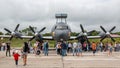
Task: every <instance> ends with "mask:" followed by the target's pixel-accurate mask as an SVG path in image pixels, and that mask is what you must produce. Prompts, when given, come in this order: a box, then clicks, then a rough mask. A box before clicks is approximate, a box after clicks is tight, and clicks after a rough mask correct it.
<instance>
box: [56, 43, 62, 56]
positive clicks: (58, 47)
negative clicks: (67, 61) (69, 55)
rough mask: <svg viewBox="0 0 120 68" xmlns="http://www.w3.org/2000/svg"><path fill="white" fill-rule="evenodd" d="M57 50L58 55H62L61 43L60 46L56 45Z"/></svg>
mask: <svg viewBox="0 0 120 68" xmlns="http://www.w3.org/2000/svg"><path fill="white" fill-rule="evenodd" d="M56 48H57V54H59V55H61V43H60V42H58V44H57V45H56Z"/></svg>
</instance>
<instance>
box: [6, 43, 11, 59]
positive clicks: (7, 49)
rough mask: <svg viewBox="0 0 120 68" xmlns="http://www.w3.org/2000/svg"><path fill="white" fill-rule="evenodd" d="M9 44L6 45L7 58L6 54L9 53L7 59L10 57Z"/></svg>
mask: <svg viewBox="0 0 120 68" xmlns="http://www.w3.org/2000/svg"><path fill="white" fill-rule="evenodd" d="M10 49H11V48H10V42H8V43H6V56H7V53H8V52H9V57H10V56H11V54H10Z"/></svg>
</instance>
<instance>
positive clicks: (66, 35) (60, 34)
mask: <svg viewBox="0 0 120 68" xmlns="http://www.w3.org/2000/svg"><path fill="white" fill-rule="evenodd" d="M66 18H67V14H56V24H55V25H54V26H53V28H52V30H51V34H52V36H44V37H43V36H42V35H41V34H40V33H41V32H42V31H44V30H45V28H46V27H43V28H42V29H41V30H40V31H38V32H35V30H34V29H33V28H32V27H31V26H29V28H30V29H31V31H32V32H33V33H34V36H22V34H20V33H19V32H18V27H19V24H18V25H17V26H16V28H15V30H14V31H13V32H11V31H10V30H9V29H7V28H4V30H6V31H7V32H8V33H10V34H11V35H0V37H1V38H2V37H7V38H9V40H12V38H13V37H18V38H20V39H22V38H29V41H32V40H33V39H35V40H37V41H39V42H43V40H53V39H54V40H55V41H57V42H58V41H61V39H62V40H64V41H67V40H70V39H78V40H79V41H80V42H81V43H83V42H84V41H87V42H88V43H89V40H88V39H94V38H101V40H100V41H103V40H104V39H105V38H106V37H110V38H111V39H112V41H113V42H115V40H114V39H113V38H115V37H120V36H113V35H112V34H111V32H112V31H113V30H114V29H115V28H116V27H115V26H114V27H113V28H112V29H111V30H110V31H106V30H105V29H104V28H103V27H102V26H100V28H101V29H102V30H103V31H104V33H100V34H99V35H98V36H89V34H90V33H91V32H92V31H90V32H85V30H84V28H83V26H82V25H81V24H80V28H81V30H82V32H81V33H80V34H79V35H78V36H74V37H72V36H70V35H71V28H70V27H69V25H68V24H67V21H66Z"/></svg>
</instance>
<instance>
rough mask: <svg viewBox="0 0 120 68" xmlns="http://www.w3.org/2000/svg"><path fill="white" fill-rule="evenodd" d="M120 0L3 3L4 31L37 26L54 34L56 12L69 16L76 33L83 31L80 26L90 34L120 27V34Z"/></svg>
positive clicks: (0, 21)
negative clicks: (52, 29)
mask: <svg viewBox="0 0 120 68" xmlns="http://www.w3.org/2000/svg"><path fill="white" fill-rule="evenodd" d="M119 6H120V0H0V31H2V32H5V30H4V28H8V29H10V30H11V31H13V30H14V28H15V27H16V25H17V24H20V27H19V30H22V29H25V28H27V27H29V26H30V25H31V26H34V27H37V30H40V29H41V28H43V27H46V29H45V31H44V32H43V33H46V32H51V28H52V26H53V25H54V24H55V23H56V19H55V14H56V13H67V14H68V18H67V23H68V24H69V26H70V27H71V30H72V32H80V31H81V29H80V24H82V25H83V27H84V29H85V30H87V31H91V30H98V31H101V29H100V25H102V26H103V27H104V28H105V29H106V30H110V29H111V28H112V27H113V26H116V29H115V30H114V31H117V32H118V31H120V27H119V26H120V7H119Z"/></svg>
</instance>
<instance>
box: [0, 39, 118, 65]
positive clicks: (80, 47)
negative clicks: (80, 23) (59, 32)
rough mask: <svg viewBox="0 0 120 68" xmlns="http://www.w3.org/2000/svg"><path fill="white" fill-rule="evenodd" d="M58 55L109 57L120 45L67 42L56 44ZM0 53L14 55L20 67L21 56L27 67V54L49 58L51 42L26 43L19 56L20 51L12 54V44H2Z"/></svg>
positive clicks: (0, 44) (14, 51)
mask: <svg viewBox="0 0 120 68" xmlns="http://www.w3.org/2000/svg"><path fill="white" fill-rule="evenodd" d="M55 48H56V53H57V54H58V55H61V56H67V55H68V54H72V55H73V56H83V55H82V52H91V51H92V52H93V56H95V53H96V52H106V51H107V52H108V56H110V55H112V52H113V51H116V52H118V51H120V43H114V44H113V43H111V42H106V43H102V42H99V43H98V42H97V43H96V42H92V43H89V44H87V42H84V43H83V44H81V43H80V42H73V43H72V42H66V41H60V42H57V44H56V47H55ZM0 51H6V56H9V57H11V55H13V57H14V60H15V64H16V65H18V59H19V56H21V57H22V58H23V65H24V66H25V65H26V64H27V54H28V53H33V54H35V55H40V54H41V53H43V54H44V55H45V56H48V54H49V42H48V41H44V43H40V42H39V41H36V42H35V43H34V45H32V44H31V43H30V41H28V42H24V45H23V47H22V48H21V51H20V52H21V54H19V51H18V50H16V49H15V50H13V53H10V51H11V43H10V42H7V43H5V42H0Z"/></svg>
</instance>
